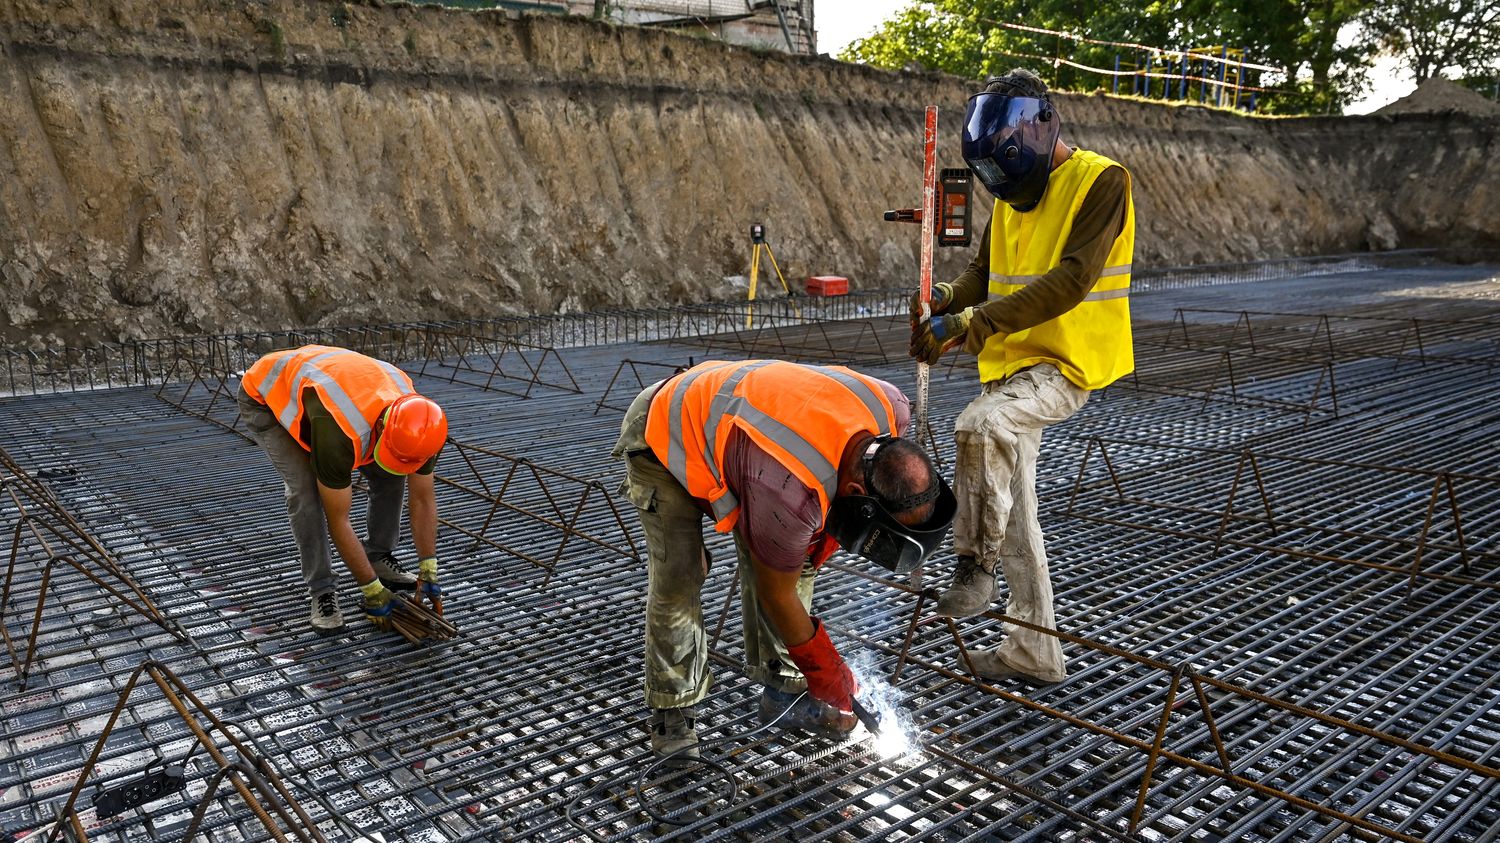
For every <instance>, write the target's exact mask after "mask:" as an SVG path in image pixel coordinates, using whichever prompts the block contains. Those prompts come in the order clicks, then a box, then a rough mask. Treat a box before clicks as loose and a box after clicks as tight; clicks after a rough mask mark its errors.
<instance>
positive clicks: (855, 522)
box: [828, 436, 958, 574]
mask: <svg viewBox="0 0 1500 843" xmlns="http://www.w3.org/2000/svg"><path fill="white" fill-rule="evenodd" d="M889 441H891V437H889V436H878V437H876V438H875V439H874V441H872V442H871V443H870V445H869V447H867V448H866V449H865V453H864V456H863V457H861V459H860V463H861V465H862V466H863V467H864V475H865V488H866V489H870V490H873V489H874V487H873V486H872V485H871V484H870V465H871V463H873V462H874V460H875V454H876V453H877V452H878V451H879V450H880V448H881V446H882V445H884V444H885V443H887V442H889ZM929 501H931V502H932V504H933V507H932V515H931V516H929V517H928V519H927V520H926V521H924V522H923V523H921V524H916V525H913V526H907V525H905V524H902V523H901V522H900V521H897V520H896V518H895V516H894V515H893V514H892V513H893V512H905V511H907V510H909V509H914V508H916V507H918V506H921V505H922V504H925V503H927V502H929ZM957 511H958V499H957V498H955V497H954V496H953V490H952V489H950V488H948V484H947V483H946V482H945V481H944V480H943V478H942V477H941V476H939V477H938V478H937V485H936V486H935V487H933V488H931V489H928V490H927V491H925V492H922V493H921V494H918V495H913V496H912V497H910V498H907V499H905V500H901V501H888V500H885V499H884V498H882V497H880V496H878V495H873V494H871V495H840V496H838V497H836V498H834V499H833V506H832V507H831V508H830V509H829V511H828V533H829V535H831V536H833V538H834V540H835V541H837V542H838V543H839V546H840V547H842V548H843V549H845V550H847V551H849V552H850V553H853V554H855V555H856V556H863V557H864V558H866V559H868V560H870V561H871V562H874V563H875V564H877V565H879V566H880V567H882V568H885V569H887V570H889V571H891V572H892V573H895V574H905V573H908V572H910V571H912V570H913V569H915V568H916V567H917V566H918V565H921V564H922V561H923V560H925V559H926V558H927V557H929V556H931V555H932V553H933V551H935V550H937V549H938V545H940V544H942V542H943V537H944V536H946V535H947V534H948V526H949V525H950V524H952V523H953V515H954V513H956V512H957Z"/></svg>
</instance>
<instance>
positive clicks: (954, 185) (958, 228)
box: [937, 167, 974, 246]
mask: <svg viewBox="0 0 1500 843" xmlns="http://www.w3.org/2000/svg"><path fill="white" fill-rule="evenodd" d="M973 178H974V177H973V175H972V174H971V173H970V172H969V168H968V167H946V168H944V169H943V170H942V172H940V173H939V174H938V202H939V205H940V206H939V213H938V226H937V244H938V245H939V246H968V245H969V243H970V242H971V240H972V238H971V237H970V235H969V229H970V228H971V227H972V219H973V216H972V211H971V209H970V207H969V205H970V203H971V202H972V200H973V198H974V181H973Z"/></svg>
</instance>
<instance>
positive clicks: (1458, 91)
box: [1375, 76, 1500, 117]
mask: <svg viewBox="0 0 1500 843" xmlns="http://www.w3.org/2000/svg"><path fill="white" fill-rule="evenodd" d="M1442 112H1457V113H1459V114H1472V115H1475V116H1477V117H1488V116H1494V115H1497V114H1500V103H1497V102H1494V101H1492V100H1488V99H1485V98H1484V95H1483V94H1480V93H1479V92H1478V91H1471V90H1469V89H1468V88H1465V87H1464V86H1462V85H1459V84H1456V83H1454V82H1449V81H1448V80H1447V79H1444V78H1443V77H1441V76H1434V77H1432V78H1430V79H1425V80H1423V81H1422V84H1420V85H1418V86H1417V89H1416V90H1415V91H1412V92H1411V93H1409V94H1407V95H1406V96H1404V97H1402V98H1401V99H1399V100H1396V101H1395V102H1393V103H1391V104H1390V105H1388V106H1386V107H1384V108H1379V109H1376V110H1375V113H1376V114H1439V113H1442Z"/></svg>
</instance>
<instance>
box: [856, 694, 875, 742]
mask: <svg viewBox="0 0 1500 843" xmlns="http://www.w3.org/2000/svg"><path fill="white" fill-rule="evenodd" d="M849 702H850V703H851V704H852V705H853V706H854V716H855V717H858V718H859V722H861V723H863V724H865V728H866V729H869V730H870V734H872V735H878V734H880V718H878V717H876V716H875V715H873V714H871V713H870V710H869V709H867V708H865V707H864V706H862V705H860V704H859V700H857V699H850V701H849Z"/></svg>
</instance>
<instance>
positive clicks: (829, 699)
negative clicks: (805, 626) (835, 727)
mask: <svg viewBox="0 0 1500 843" xmlns="http://www.w3.org/2000/svg"><path fill="white" fill-rule="evenodd" d="M812 622H813V637H811V638H809V639H808V640H806V641H804V642H803V643H801V644H798V645H797V646H795V647H787V653H789V654H790V655H791V657H792V661H793V662H794V663H795V664H796V665H797V669H798V670H801V671H802V675H803V676H805V677H807V693H808V694H810V695H812V697H813V699H816V700H819V701H821V702H825V703H827V704H828V705H831V706H833V707H834V708H836V709H838V710H839V711H840V712H845V713H848V712H853V711H854V695H855V693H857V692H858V691H859V685H858V684H857V683H856V682H855V681H854V674H852V673H850V672H849V665H847V664H844V660H843V658H842V657H840V656H839V651H838V650H835V649H834V648H833V642H832V641H829V640H828V631H827V630H825V629H824V628H823V622H822V621H820V620H818V619H817V618H813V619H812ZM854 722H855V721H854V720H853V718H850V720H849V723H850V726H849V728H851V729H852V728H854V726H853V724H854Z"/></svg>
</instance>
